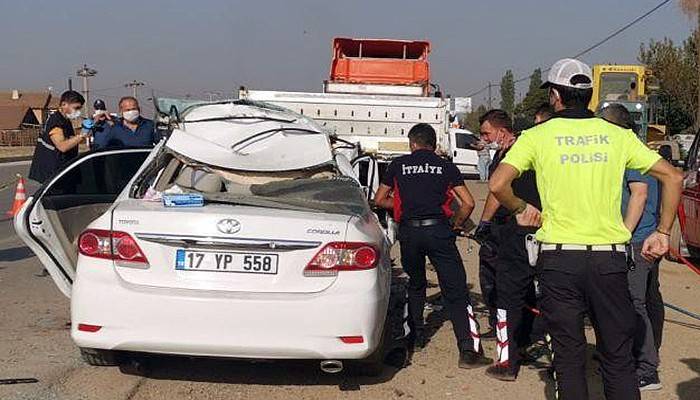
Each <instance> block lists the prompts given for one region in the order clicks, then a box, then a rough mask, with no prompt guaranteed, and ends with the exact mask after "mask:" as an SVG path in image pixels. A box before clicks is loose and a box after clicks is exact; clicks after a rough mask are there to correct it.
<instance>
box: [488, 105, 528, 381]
mask: <svg viewBox="0 0 700 400" xmlns="http://www.w3.org/2000/svg"><path fill="white" fill-rule="evenodd" d="M511 121H512V120H511V118H510V116H509V115H508V113H506V112H505V111H503V110H491V111H489V112H487V113H486V114H484V115H483V116H481V118H480V119H479V122H480V123H481V128H480V131H481V137H482V139H483V140H485V141H486V142H489V143H498V145H499V151H498V152H497V153H496V156H495V157H494V159H493V161H492V163H491V173H493V171H495V169H496V168H497V167H498V164H499V163H500V162H501V160H502V159H503V157H505V155H506V154H507V153H508V150H509V149H510V147H511V146H512V145H513V143H515V141H516V136H515V135H514V134H513V127H512V122H511ZM512 186H513V191H514V192H515V193H516V195H517V196H519V197H521V198H523V199H525V200H526V201H527V202H528V203H529V204H532V205H534V206H535V207H537V208H538V209H539V208H540V207H541V205H540V196H539V194H538V193H537V185H536V183H535V174H534V172H532V171H527V172H525V173H523V174H522V175H521V176H520V177H518V178H517V179H515V180H514V181H513V183H512ZM487 224H493V226H492V227H491V231H492V232H497V235H494V233H492V234H491V235H489V236H490V237H494V236H495V237H497V240H498V253H497V255H496V257H495V260H494V261H495V262H494V266H495V268H494V269H495V273H496V277H495V278H496V279H495V287H496V307H497V312H496V315H497V322H496V353H497V354H496V355H497V359H496V363H495V364H494V365H492V366H490V367H489V368H488V369H487V370H486V373H487V374H488V375H489V376H491V377H494V378H497V379H500V380H505V381H513V380H515V379H516V377H517V375H518V371H519V370H520V364H521V361H522V356H521V354H522V353H524V352H525V349H526V348H527V346H528V345H529V344H530V343H531V338H530V333H531V332H532V326H533V321H534V314H533V313H532V312H531V311H530V309H532V308H534V307H535V306H536V304H535V303H536V298H535V283H534V279H535V270H534V268H532V267H531V266H530V263H529V261H528V255H527V250H526V248H525V238H526V236H527V235H529V234H534V233H535V231H536V229H535V228H533V227H521V226H518V224H517V223H516V222H515V219H514V218H512V217H511V212H510V211H509V210H508V209H506V208H504V207H502V206H501V205H500V204H499V203H498V200H496V198H495V197H493V195H489V196H488V197H487V199H486V205H485V206H484V211H483V213H482V216H481V222H480V224H479V225H480V226H482V227H483V226H485V225H486V226H488V225H487ZM487 245H488V243H487Z"/></svg>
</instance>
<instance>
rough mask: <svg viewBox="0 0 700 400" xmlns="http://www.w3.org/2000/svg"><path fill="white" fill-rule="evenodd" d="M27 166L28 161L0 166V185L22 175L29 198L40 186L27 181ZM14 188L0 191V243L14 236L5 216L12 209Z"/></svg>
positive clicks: (8, 220) (9, 221) (10, 222)
mask: <svg viewBox="0 0 700 400" xmlns="http://www.w3.org/2000/svg"><path fill="white" fill-rule="evenodd" d="M29 164H30V161H18V162H11V163H2V164H0V185H3V184H5V183H6V182H10V181H13V180H14V179H15V177H16V175H17V174H22V176H24V178H25V182H26V186H25V190H26V192H27V196H30V195H31V194H32V193H34V192H35V191H36V190H37V189H39V186H40V185H39V184H38V183H36V182H33V181H30V180H28V179H27V174H28V173H29ZM15 188H16V184H13V185H11V186H9V187H7V188H5V189H0V241H3V240H5V239H7V238H9V237H11V236H13V235H14V230H13V229H12V221H11V218H9V217H8V216H7V214H6V212H7V211H8V210H9V209H10V208H11V207H12V203H13V201H14V197H15Z"/></svg>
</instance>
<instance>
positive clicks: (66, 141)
mask: <svg viewBox="0 0 700 400" xmlns="http://www.w3.org/2000/svg"><path fill="white" fill-rule="evenodd" d="M84 104H85V99H84V98H83V96H82V95H81V94H80V93H78V92H75V91H72V90H68V91H66V92H64V93H63V94H62V95H61V100H60V105H59V106H58V110H57V111H55V112H53V113H52V114H51V115H49V118H48V119H47V120H46V123H45V124H44V128H43V129H42V132H41V136H39V139H37V143H36V149H35V151H34V157H33V159H32V165H31V167H30V169H29V178H30V179H33V180H35V181H37V182H40V183H44V182H45V181H46V180H47V179H49V178H50V177H52V176H53V175H54V174H55V173H56V172H57V171H58V170H59V169H60V168H61V167H62V166H63V165H64V164H66V163H67V162H69V161H70V160H72V159H74V158H75V157H77V156H78V146H79V145H80V143H82V142H83V141H85V140H86V139H87V138H88V137H89V136H90V135H89V134H84V133H80V134H77V135H76V133H75V130H74V129H73V121H74V120H77V119H79V118H80V111H81V110H82V108H83V105H84Z"/></svg>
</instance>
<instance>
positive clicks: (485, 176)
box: [477, 156, 491, 182]
mask: <svg viewBox="0 0 700 400" xmlns="http://www.w3.org/2000/svg"><path fill="white" fill-rule="evenodd" d="M490 165H491V157H484V156H479V164H477V169H478V170H479V180H481V181H482V182H486V181H487V180H489V166H490Z"/></svg>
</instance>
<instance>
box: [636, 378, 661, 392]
mask: <svg viewBox="0 0 700 400" xmlns="http://www.w3.org/2000/svg"><path fill="white" fill-rule="evenodd" d="M662 387H663V386H662V385H661V381H660V380H659V375H658V374H654V375H653V376H640V377H639V391H640V392H644V391H648V390H661V388H662Z"/></svg>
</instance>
